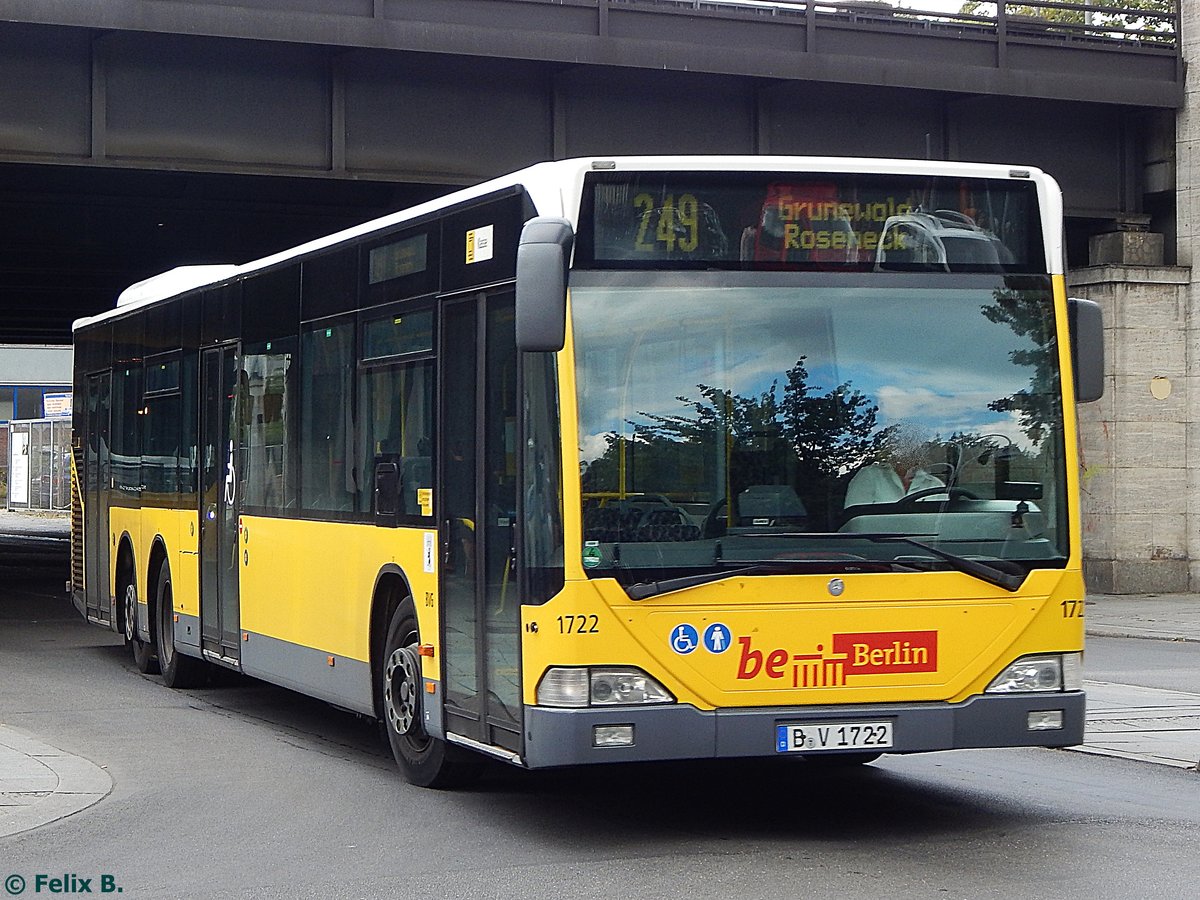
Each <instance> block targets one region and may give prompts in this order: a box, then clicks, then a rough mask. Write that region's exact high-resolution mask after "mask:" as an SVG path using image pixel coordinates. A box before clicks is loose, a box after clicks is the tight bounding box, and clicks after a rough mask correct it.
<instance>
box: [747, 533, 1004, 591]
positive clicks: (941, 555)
mask: <svg viewBox="0 0 1200 900" xmlns="http://www.w3.org/2000/svg"><path fill="white" fill-rule="evenodd" d="M742 536H743V537H764V538H765V537H775V538H777V537H793V538H817V539H818V540H843V541H846V540H861V541H870V542H871V543H874V544H888V543H896V544H908V545H909V546H910V547H918V548H920V549H921V550H924V551H925V552H926V553H929V554H931V555H933V556H936V557H937V558H938V559H940V560H943V561H944V562H948V563H950V567H951V568H952V569H954V570H955V571H957V572H962V573H963V574H964V575H970V576H971V577H972V578H978V579H979V580H980V581H986V582H987V583H988V584H994V585H995V586H996V587H1001V588H1004V589H1005V590H1006V591H1010V592H1016V591H1019V590H1020V589H1021V585H1022V584H1024V583H1025V576H1024V575H1017V574H1014V573H1011V572H1005V571H1003V570H1002V569H1000V568H997V567H996V566H993V565H990V564H989V563H985V562H981V561H980V560H977V559H969V558H968V557H965V556H959V555H957V554H955V553H949V552H947V551H945V550H942V549H940V548H938V547H934V546H933V545H932V544H927V543H925V542H924V541H918V540H917V537H925V536H926V535H913V534H896V533H893V532H886V531H885V532H872V531H859V532H856V531H817V532H804V531H793V532H784V533H772V532H762V533H757V534H756V533H753V532H752V533H749V534H745V535H742ZM929 536H930V537H932V535H929ZM996 562H1001V560H996Z"/></svg>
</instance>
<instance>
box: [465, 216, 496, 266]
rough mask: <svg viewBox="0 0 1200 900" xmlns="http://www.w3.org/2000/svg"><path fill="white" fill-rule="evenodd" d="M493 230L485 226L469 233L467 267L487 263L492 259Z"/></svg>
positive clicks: (489, 226)
mask: <svg viewBox="0 0 1200 900" xmlns="http://www.w3.org/2000/svg"><path fill="white" fill-rule="evenodd" d="M492 228H493V226H491V225H484V226H483V227H482V228H473V229H471V230H470V231H468V232H467V265H470V264H471V263H477V262H487V261H488V260H489V259H491V258H492Z"/></svg>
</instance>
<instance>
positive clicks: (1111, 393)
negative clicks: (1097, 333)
mask: <svg viewBox="0 0 1200 900" xmlns="http://www.w3.org/2000/svg"><path fill="white" fill-rule="evenodd" d="M1190 278H1191V272H1190V270H1189V269H1186V268H1181V267H1175V266H1116V265H1104V266H1094V267H1091V268H1087V269H1078V270H1076V271H1074V272H1071V273H1070V275H1069V276H1068V285H1069V286H1068V293H1070V294H1071V295H1072V296H1077V297H1087V298H1089V299H1091V300H1095V301H1096V302H1098V303H1099V304H1100V305H1101V307H1102V309H1103V310H1104V343H1105V346H1104V355H1105V363H1106V377H1105V393H1104V397H1103V398H1102V399H1101V400H1099V401H1097V402H1095V403H1086V404H1081V405H1080V406H1079V407H1078V413H1079V431H1080V438H1079V440H1080V451H1081V455H1082V459H1081V473H1080V482H1081V488H1082V512H1083V549H1084V576H1085V578H1086V579H1087V585H1088V589H1089V590H1091V591H1097V592H1100V593H1117V594H1138V593H1159V592H1167V591H1186V590H1189V589H1190V587H1191V585H1192V584H1193V583H1195V584H1200V580H1196V581H1193V579H1192V576H1191V572H1190V565H1191V563H1190V561H1191V560H1192V559H1193V558H1194V557H1195V558H1200V508H1196V509H1193V503H1192V501H1191V499H1190V498H1191V497H1192V496H1200V484H1197V483H1195V482H1196V481H1197V474H1200V468H1195V467H1190V466H1189V455H1188V447H1189V442H1190V441H1194V440H1195V438H1196V436H1198V435H1200V432H1194V431H1193V429H1194V428H1196V427H1200V426H1195V425H1193V424H1192V423H1200V403H1198V402H1197V400H1196V399H1195V398H1200V389H1193V376H1192V375H1191V374H1190V373H1192V372H1200V369H1196V368H1194V367H1193V366H1192V357H1194V356H1197V350H1198V349H1200V335H1198V334H1197V332H1196V331H1195V330H1194V328H1193V327H1189V326H1193V325H1195V326H1200V318H1198V317H1196V316H1193V315H1191V314H1190V309H1191V305H1192V300H1191V298H1192V296H1193V295H1194V294H1195V292H1194V291H1193V290H1192V285H1191V284H1190ZM1193 407H1198V408H1195V409H1194V408H1193ZM1191 446H1193V447H1200V444H1197V443H1191ZM1193 473H1197V474H1193ZM1197 575H1198V576H1200V568H1198V569H1197Z"/></svg>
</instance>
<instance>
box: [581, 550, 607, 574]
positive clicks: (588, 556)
mask: <svg viewBox="0 0 1200 900" xmlns="http://www.w3.org/2000/svg"><path fill="white" fill-rule="evenodd" d="M602 561H603V557H602V555H601V553H600V548H599V547H597V546H595V545H589V546H587V547H584V548H583V567H584V568H585V569H594V568H596V566H598V565H600V563H601V562H602Z"/></svg>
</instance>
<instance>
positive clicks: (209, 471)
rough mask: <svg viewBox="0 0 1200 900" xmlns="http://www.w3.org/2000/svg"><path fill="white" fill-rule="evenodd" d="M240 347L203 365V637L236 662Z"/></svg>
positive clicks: (210, 355)
mask: <svg viewBox="0 0 1200 900" xmlns="http://www.w3.org/2000/svg"><path fill="white" fill-rule="evenodd" d="M239 371H240V367H239V365H238V355H237V348H236V347H235V346H233V345H227V346H223V347H214V348H212V349H210V350H205V351H203V355H202V357H201V361H200V397H201V402H200V448H201V449H200V625H201V628H200V636H201V647H202V649H203V652H204V655H205V656H206V657H209V658H212V657H216V658H219V659H222V660H224V661H225V662H227V663H236V662H237V661H238V659H239V658H240V656H241V645H240V642H239V640H238V637H239V634H238V628H239V625H240V622H239V595H238V569H239V566H238V555H239V553H240V552H241V551H240V548H239V546H238V507H239V504H240V498H239V497H238V496H237V490H238V472H239V469H240V461H239V455H240V454H239V450H238V446H239V440H238V437H239V435H238V426H239V423H240V422H241V404H242V403H243V402H244V398H243V397H242V393H243V391H242V389H241V385H240V381H239V379H238V373H239Z"/></svg>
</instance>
